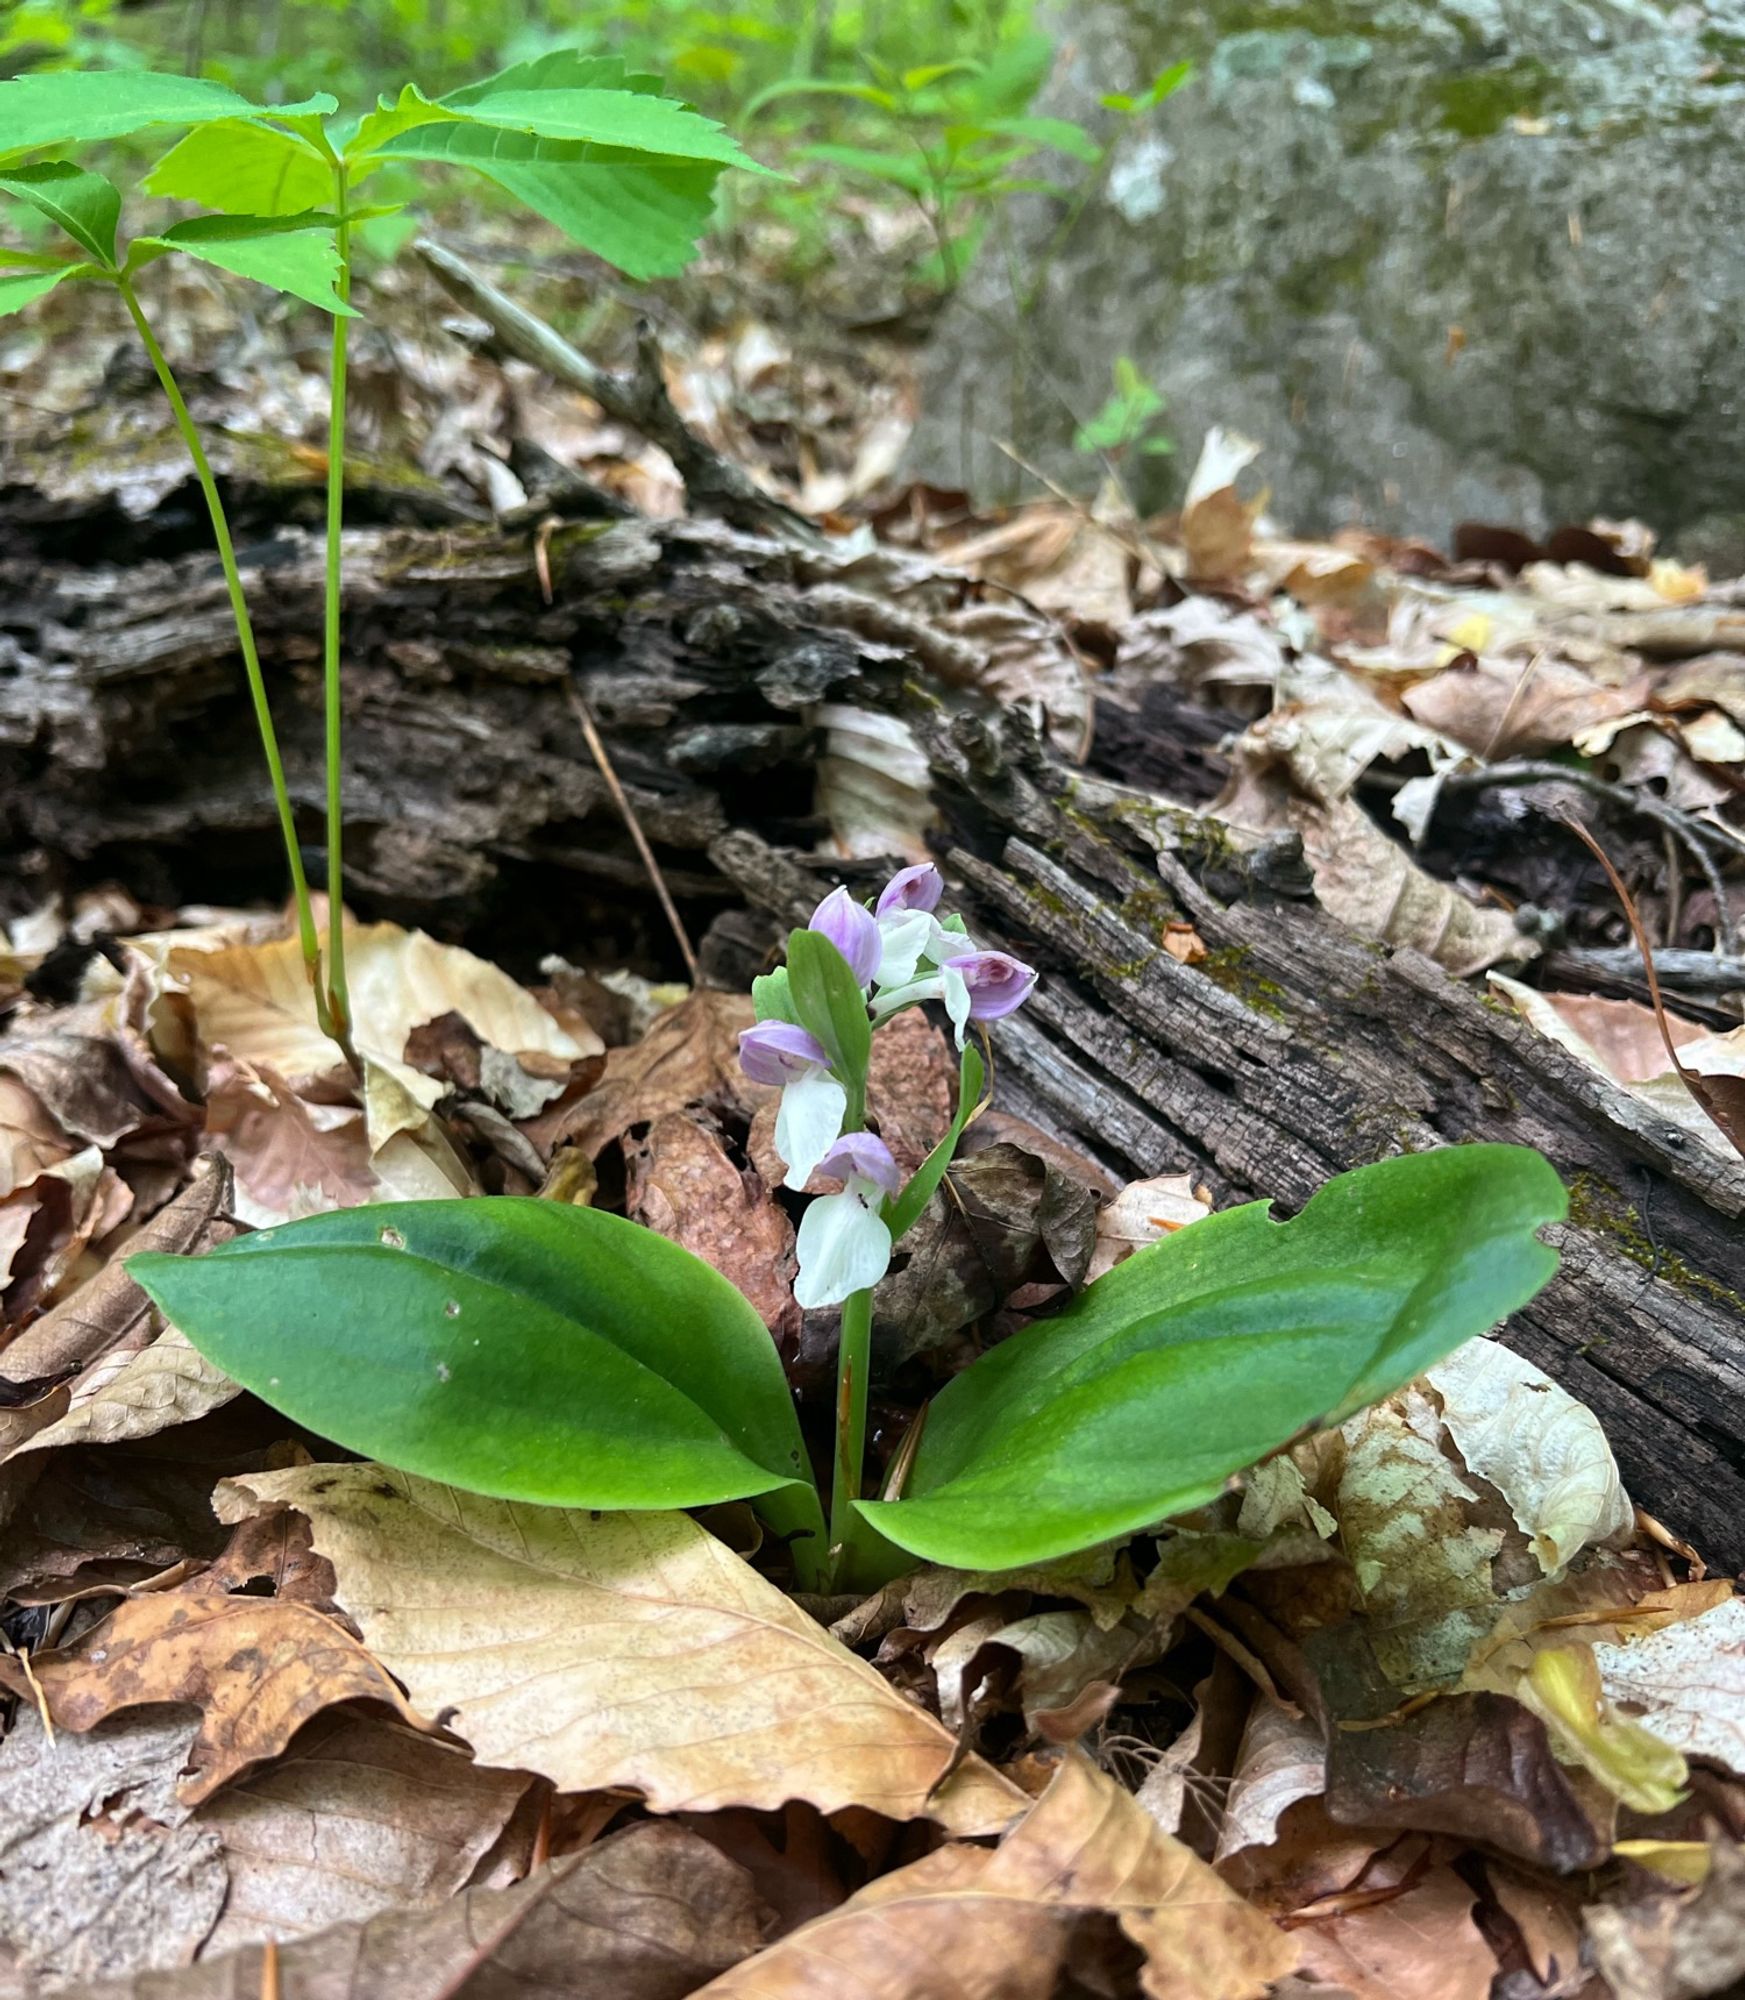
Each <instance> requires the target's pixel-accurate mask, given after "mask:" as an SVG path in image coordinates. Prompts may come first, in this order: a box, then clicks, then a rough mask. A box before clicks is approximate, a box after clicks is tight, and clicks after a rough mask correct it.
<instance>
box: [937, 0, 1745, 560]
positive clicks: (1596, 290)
mask: <svg viewBox="0 0 1745 2000" xmlns="http://www.w3.org/2000/svg"><path fill="white" fill-rule="evenodd" d="M1057 5H1058V6H1059V8H1060V10H1061V11H1060V13H1059V14H1058V15H1057V17H1056V20H1055V22H1054V27H1055V30H1056V32H1057V34H1058V35H1059V37H1060V40H1061V45H1062V54H1061V61H1060V67H1059V71H1058V73H1057V76H1056V78H1055V80H1054V82H1053V84H1052V85H1051V86H1050V92H1049V95H1048V98H1047V99H1046V100H1045V101H1044V103H1043V104H1041V105H1040V106H1039V107H1038V108H1039V109H1040V110H1045V111H1049V112H1052V113H1055V114H1057V115H1066V116H1069V117H1076V118H1079V119H1080V120H1082V121H1083V122H1084V123H1086V124H1088V125H1090V126H1091V127H1092V128H1093V129H1097V128H1098V126H1099V124H1100V123H1101V124H1102V125H1103V127H1104V129H1106V130H1113V129H1114V128H1113V122H1112V121H1109V120H1108V119H1107V114H1105V113H1103V112H1101V111H1100V109H1099V106H1098V99H1099V96H1100V94H1101V93H1102V92H1103V91H1106V90H1111V89H1131V88H1133V87H1134V86H1135V84H1139V85H1141V86H1142V85H1143V83H1144V82H1145V81H1146V80H1148V79H1149V78H1150V76H1151V75H1153V74H1154V73H1155V72H1156V71H1157V70H1158V69H1160V68H1161V67H1163V66H1164V65H1165V64H1167V63H1170V62H1174V61H1177V60H1179V59H1181V58H1182V57H1183V56H1191V57H1193V58H1194V60H1195V63H1196V74H1195V77H1194V79H1193V81H1192V82H1191V83H1190V84H1189V85H1188V86H1187V87H1186V88H1185V89H1183V90H1182V91H1180V92H1178V93H1177V95H1176V96H1175V97H1173V98H1172V99H1170V100H1169V101H1168V102H1167V103H1166V104H1164V105H1163V106H1162V107H1161V108H1160V109H1158V110H1156V111H1154V112H1152V113H1151V114H1150V115H1149V117H1148V118H1147V119H1146V120H1145V121H1144V122H1142V123H1139V124H1135V125H1129V126H1127V127H1126V128H1125V129H1123V130H1121V132H1120V135H1119V137H1118V139H1117V142H1116V144H1115V146H1114V147H1113V149H1112V153H1111V156H1110V160H1109V163H1108V166H1107V169H1106V171H1105V172H1104V174H1103V176H1102V179H1101V184H1100V186H1099V188H1098V190H1097V192H1096V194H1095V195H1094V197H1093V199H1092V200H1091V201H1090V202H1089V203H1088V204H1087V205H1086V206H1085V208H1084V210H1083V213H1082V216H1081V217H1080V219H1079V221H1078V223H1077V225H1076V226H1075V227H1072V228H1071V229H1070V231H1067V230H1065V229H1064V228H1063V217H1064V215H1065V209H1066V205H1065V204H1064V203H1047V202H1043V201H1040V200H1036V199H1034V198H1026V201H1025V203H1024V204H1023V205H1017V206H1014V207H1013V208H1011V209H1009V210H1008V212H1007V214H1006V216H1005V217H1004V218H1003V219H1002V221H1001V222H999V223H997V224H996V227H995V230H994V231H993V232H991V233H990V240H989V247H988V248H987V249H986V250H984V252H983V254H982V257H981V259H980V261H979V262H978V264H977V266H976V268H975V270H974V271H973V272H972V274H971V277H970V280H969V283H968V286H967V288H966V291H965V294H964V296H963V297H962V298H961V300H960V301H959V302H957V303H956V304H955V305H954V306H953V307H952V308H951V309H950V310H949V311H948V312H947V314H946V316H945V320H944V323H943V325H942V327H941V330H940V333H939V336H938V338H937V339H936V342H935V344H934V347H933V349H932V358H931V361H930V364H929V375H930V378H931V379H930V380H929V382H928V384H927V388H928V395H927V402H926V407H927V408H928V410H929V417H928V422H927V426H926V428H925V429H924V431H923V432H922V433H921V435H920V436H919V437H918V439H917V441H916V445H915V449H914V456H913V464H914V469H915V470H916V471H917V472H918V473H921V474H924V475H925V476H928V477H931V478H934V479H937V480H941V481H944V482H955V481H960V480H966V483H971V484H974V485H975V486H976V487H977V488H978V490H982V491H990V490H991V491H994V492H1002V491H1004V492H1012V491H1014V490H1016V486H1017V482H1018V480H1019V475H1018V474H1017V473H1016V472H1015V470H1014V467H1013V465H1012V462H1011V460H1010V458H1009V457H1007V456H1006V455H1005V454H1003V453H1002V452H1000V451H999V450H998V449H997V447H996V446H995V444H994V443H993V440H995V439H1004V440H1007V441H1010V442H1012V443H1014V444H1016V445H1017V446H1018V447H1019V449H1020V450H1021V451H1023V452H1024V453H1025V455H1026V456H1034V457H1035V458H1036V459H1037V460H1039V461H1040V462H1041V463H1042V464H1043V465H1044V466H1045V467H1047V468H1048V469H1049V470H1051V471H1053V472H1055V473H1057V474H1064V475H1066V476H1068V477H1070V478H1071V479H1072V480H1073V482H1074V483H1075V484H1077V485H1078V486H1079V487H1080V488H1081V489H1087V488H1088V487H1089V486H1091V485H1094V483H1095V479H1096V471H1095V467H1094V464H1093V463H1091V462H1088V461H1086V460H1085V459H1083V458H1082V457H1081V458H1078V459H1077V461H1076V464H1075V457H1074V454H1073V452H1072V448H1071V438H1072V432H1073V430H1074V427H1075V423H1076V422H1078V421H1082V420H1083V419H1084V418H1086V417H1088V416H1089V415H1091V414H1092V413H1094V412H1095V411H1096V410H1097V409H1098V408H1099V406H1100V405H1101V404H1102V403H1103V401H1104V399H1105V398H1106V397H1107V395H1108V393H1109V388H1110V377H1111V369H1112V365H1113V362H1114V360H1115V358H1116V357H1117V356H1118V355H1122V354H1125V355H1128V356H1130V357H1131V358H1132V359H1133V361H1134V362H1136V363H1137V364H1138V366H1139V367H1140V369H1141V370H1142V371H1143V372H1144V373H1146V374H1147V375H1148V376H1149V377H1150V378H1151V380H1152V381H1153V382H1154V383H1155V385H1156V386H1157V387H1158V388H1159V389H1160V390H1161V391H1162V392H1163V393H1164V394H1165V395H1166V396H1167V398H1168V399H1169V418H1168V420H1169V423H1170V425H1171V428H1172V430H1173V432H1174V434H1175V436H1176V437H1177V438H1178V440H1179V441H1180V451H1179V454H1178V456H1177V458H1175V459H1174V460H1169V459H1162V460H1159V459H1151V460H1146V461H1144V462H1143V466H1142V468H1141V469H1140V470H1139V471H1137V472H1136V474H1135V476H1136V477H1138V478H1140V479H1141V480H1142V481H1144V482H1150V484H1149V485H1148V486H1146V487H1144V489H1143V497H1144V498H1146V499H1148V500H1149V501H1152V502H1160V501H1166V500H1167V499H1168V498H1169V497H1170V485H1169V482H1170V481H1171V480H1172V479H1175V480H1178V481H1179V479H1180V478H1181V477H1182V476H1183V472H1184V471H1185V469H1186V468H1187V467H1191V465H1192V463H1193V456H1194V452H1195V450H1196V449H1197V446H1198V442H1199V439H1200V437H1201V435H1202V434H1203V433H1204V431H1205V429H1206V427H1207V426H1208V425H1209V424H1212V423H1222V424H1225V425H1227V426H1231V427H1234V428H1235V429H1237V430H1239V431H1242V432H1244V433H1246V434H1247V435H1249V436H1251V437H1253V438H1256V439H1258V440H1261V441H1263V442H1264V445H1265V447H1266V449H1265V454H1264V457H1263V459H1262V468H1263V470H1264V473H1265V475H1266V477H1267V479H1268V481H1269V483H1270V484H1271V486H1272V488H1273V491H1274V495H1275V512H1276V513H1277V514H1278V515H1279V516H1280V517H1281V518H1282V519H1283V520H1285V521H1287V522H1290V523H1292V524H1293V525H1295V526H1297V527H1300V528H1303V529H1316V530H1324V529H1327V528H1330V527H1335V526H1338V525H1340V524H1341V523H1343V522H1346V521H1352V520H1363V521H1365V522H1368V523H1370V524H1373V525H1378V526H1383V527H1387V528H1392V529H1396V530H1408V531H1413V532H1418V533H1424V534H1428V535H1431V536H1434V537H1439V538H1440V537H1444V536H1445V535H1446V533H1447V531H1448V529H1449V528H1450V526H1451V525H1452V524H1453V523H1454V522H1455V521H1457V520H1460V519H1465V518H1480V519H1490V520H1506V521H1513V522H1516V523H1518V524H1520V525H1523V526H1526V527H1529V528H1533V529H1540V528H1543V527H1546V526H1549V525H1552V524H1554V523H1555V522H1557V521H1560V520H1566V519H1582V518H1586V517H1588V516H1590V515H1593V514H1596V513H1598V514H1626V513H1628V514H1636V515H1639V516H1641V517H1643V518H1645V519H1647V520H1649V521H1651V522H1653V523H1654V524H1655V525H1657V526H1658V527H1660V528H1661V529H1662V531H1663V532H1667V533H1670V534H1672V535H1673V536H1674V537H1675V538H1676V539H1677V540H1678V541H1679V543H1680V546H1682V547H1683V548H1684V549H1686V550H1687V551H1688V552H1690V553H1693V554H1696V553H1710V554H1712V555H1714V556H1716V557H1718V558H1721V559H1725V557H1726V555H1727V554H1728V553H1729V551H1732V550H1735V549H1736V550H1737V551H1738V552H1739V554H1740V555H1742V556H1745V449H1742V442H1745V440H1742V436H1741V432H1742V421H1741V418H1742V413H1745V333H1742V329H1745V5H1741V4H1740V0H1710V4H1708V5H1683V6H1678V7H1673V6H1670V5H1669V6H1661V5H1657V4H1653V0H1187V4H1176V0H1105V4H1103V5H1101V6H1091V7H1086V6H1084V5H1082V4H1080V3H1079V0H1057ZM1001 228H1004V229H1007V230H1009V232H1010V245H1011V248H1012V251H1013V256H1012V258H1011V259H1010V260H1008V259H1005V258H1003V257H1002V256H1001V254H1000V246H999V243H998V240H997V239H998V233H999V230H1000V229H1001ZM1009 268H1015V269H1016V271H1017V273H1018V280H1017V284H1016V287H1014V285H1013V284H1012V283H1011V282H1009V281H1008V279H1007V276H1006V271H1007V269H1009ZM1014 291H1016V293H1017V294H1018V296H1017V297H1016V299H1015V298H1014ZM1026 292H1028V294H1029V295H1028V296H1026V295H1025V294H1026ZM966 476H967V478H966Z"/></svg>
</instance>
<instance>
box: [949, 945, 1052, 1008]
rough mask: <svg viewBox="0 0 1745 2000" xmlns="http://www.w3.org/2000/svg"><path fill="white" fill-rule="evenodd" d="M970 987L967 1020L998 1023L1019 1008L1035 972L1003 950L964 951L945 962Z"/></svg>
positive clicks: (1027, 993) (1028, 992) (1028, 991)
mask: <svg viewBox="0 0 1745 2000" xmlns="http://www.w3.org/2000/svg"><path fill="white" fill-rule="evenodd" d="M945 965H946V967H947V969H948V970H950V971H952V972H955V973H956V974H957V975H958V976H959V978H961V979H962V981H963V983H964V985H965V986H967V987H968V988H969V1018H970V1019H971V1020H972V1021H998V1020H999V1019H1000V1018H1001V1017H1002V1016H1003V1015H1006V1014H1010V1013H1012V1012H1013V1011H1014V1010H1015V1009H1017V1008H1019V1007H1022V1006H1023V1004H1024V1002H1025V1001H1026V1000H1028V999H1029V998H1030V992H1031V989H1032V988H1033V987H1034V986H1035V984H1036V973H1035V971H1034V970H1033V969H1032V968H1031V967H1030V966H1028V965H1026V964H1025V963H1024V962H1023V960H1022V959H1017V958H1013V957H1012V956H1011V954H1010V953H1009V952H1004V951H966V952H960V953H959V954H958V956H957V957H955V958H948V959H947V960H946V961H945Z"/></svg>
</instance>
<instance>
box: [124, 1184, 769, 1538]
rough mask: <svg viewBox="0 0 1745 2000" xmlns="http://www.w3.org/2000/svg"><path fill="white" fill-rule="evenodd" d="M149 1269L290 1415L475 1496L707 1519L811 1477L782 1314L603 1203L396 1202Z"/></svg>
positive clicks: (137, 1261)
mask: <svg viewBox="0 0 1745 2000" xmlns="http://www.w3.org/2000/svg"><path fill="white" fill-rule="evenodd" d="M128 1271H129V1273H130V1275H131V1276H132V1277H133V1278H134V1279H136V1280H137V1282H138V1283H139V1284H140V1285H142V1286H143V1287H144V1289H145V1290H146V1291H147V1292H148V1293H149V1294H150V1296H151V1298H152V1299H153V1300H154V1301H155V1302H156V1304H157V1305H159V1306H160V1307H161V1308H162V1309H163V1311H164V1313H165V1314H166V1315H167V1316H168V1318H169V1319H170V1320H171V1321H172V1322H173V1323H174V1324H175V1325H176V1326H177V1327H179V1328H180V1329H181V1331H182V1332H183V1333H184V1334H186V1335H187V1337H188V1338H189V1339H190V1340H191V1341H192V1342H193V1343H194V1345H195V1346H196V1347H197V1348H199V1350H200V1351H201V1353H202V1354H204V1355H205V1356H206V1357H207V1358H208V1359H209V1360H211V1361H213V1362H215V1363H216V1364H217V1365H218V1366H219V1367H220V1368H222V1369H223V1370H224V1371H225V1373H226V1374H228V1375H231V1376H233V1377H234V1378H235V1379H236V1380H237V1381H239V1382H241V1383H242V1384H243V1385H244V1387H245V1388H249V1389H252V1390H253V1391H254V1392H255V1394H256V1395H258V1396H260V1397H262V1398H264V1399H265V1400H266V1401H267V1402H269V1403H271V1404H272V1405H273V1407H274V1408H275V1409H279V1410H282V1411H284V1413H285V1414H286V1415H287V1416H289V1417H292V1418H294V1419H295V1420H296V1421H297V1422H298V1423H302V1424H306V1425H308V1426H309V1428H310V1429H312V1430H315V1431H318V1432H320V1434H321V1435H322V1436H323V1437H328V1438H332V1439H333V1440H334V1442H335V1443H337V1444H341V1445H344V1446H345V1447H346V1448H347V1449H348V1450H351V1451H356V1452H360V1453H363V1454H365V1455H366V1456H369V1457H372V1458H378V1459H382V1460H384V1461H385V1462H386V1463H388V1464H390V1465H395V1466H399V1467H401V1468H402V1469H403V1470H405V1471H407V1472H415V1473H419V1474H421V1475H422V1476H423V1477H425V1478H428V1479H440V1480H444V1481H447V1482H448V1483H450V1484H452V1485H456V1486H462V1487H465V1488H467V1489H468V1490H469V1491H470V1492H474V1493H488V1494H492V1495H494V1496H495V1497H497V1498H499V1499H504V1500H529V1501H537V1502H540V1503H542V1504H545V1505H552V1506H565V1507H601V1508H617V1507H634V1508H644V1507H693V1506H703V1505H706V1504H709V1503H711V1502H714V1501H719V1500H734V1499H745V1498H750V1497H752V1496H755V1495H758V1494H765V1493H770V1492H773V1491H775V1490H776V1489H779V1488H787V1487H790V1486H794V1485H796V1484H797V1485H799V1486H801V1487H804V1486H805V1485H806V1482H807V1479H808V1474H807V1467H806V1458H805V1452H804V1448H803V1446H802V1444H801V1440H800V1430H799V1425H798V1423H797V1421H796V1420H795V1417H794V1408H793V1401H792V1398H791V1396H790V1395H789V1392H788V1385H787V1381H786V1378H785V1376H784V1375H783V1373H782V1365H781V1362H780V1360H779V1359H778V1358H777V1355H776V1350H775V1345H774V1343H773V1342H772V1341H771V1339H770V1337H769V1334H768V1332H767V1330H766V1329H765V1327H764V1324H763V1322H762V1320H760V1319H759V1318H758V1316H757V1314H756V1313H755V1312H754V1311H753V1310H752V1308H751V1306H750V1305H749V1304H747V1302H746V1300H745V1299H744V1298H743V1297H742V1296H741V1295H740V1293H739V1292H737V1291H736V1290H735V1289H734V1288H733V1286H732V1285H730V1284H729V1283H728V1282H727V1280H726V1279H725V1278H723V1277H722V1276H721V1275H720V1274H719V1273H718V1272H716V1271H714V1270H712V1269H711V1268H710V1266H709V1265H707V1264H705V1263H704V1262H703V1261H702V1260H701V1259H700V1258H698V1257H694V1256H692V1255H691V1253H690V1252H689V1251H688V1250H682V1249H680V1247H679V1246H678V1245H677V1244H676V1243H669V1242H668V1241H667V1240H666V1238H665V1237H663V1236H657V1235H656V1234H655V1233H654V1232H653V1231H652V1230H649V1229H643V1228H640V1227H639V1226H638V1225H637V1224H635V1223H633V1222H626V1221H623V1220H622V1219H621V1218H619V1217H617V1216H612V1215H604V1214H601V1213H600V1212H599V1211H598V1210H596V1209H586V1208H574V1207H571V1206H569V1205H568V1204H566V1203H562V1202H552V1201H536V1200H523V1199H514V1198H496V1199H491V1198H484V1199H480V1200H475V1201H429V1202H394V1203H387V1204H384V1205H382V1206H379V1207H374V1208H352V1209H342V1210H340V1211H338V1212H337V1213H334V1214H329V1215H320V1216H315V1217H312V1218H311V1219H310V1220H308V1221H305V1222H293V1223H287V1224H285V1225H284V1226H283V1227H281V1228H277V1229H267V1230H262V1231H260V1232H259V1233H257V1234H255V1235H252V1236H241V1237H238V1238H237V1239H236V1240H235V1241H234V1242H232V1243H228V1244H226V1245H225V1246H224V1247H223V1248H222V1249H220V1250H214V1251H212V1252H210V1253H209V1254H208V1255H206V1256H203V1257H166V1256H158V1255H147V1256H140V1257H135V1258H133V1259H132V1260H131V1261H130V1262H129V1264H128Z"/></svg>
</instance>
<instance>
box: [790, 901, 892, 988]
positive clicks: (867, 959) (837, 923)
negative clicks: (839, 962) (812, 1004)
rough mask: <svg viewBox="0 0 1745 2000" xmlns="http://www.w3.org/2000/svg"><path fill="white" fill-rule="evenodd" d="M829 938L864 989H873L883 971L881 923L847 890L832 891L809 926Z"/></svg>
mask: <svg viewBox="0 0 1745 2000" xmlns="http://www.w3.org/2000/svg"><path fill="white" fill-rule="evenodd" d="M807 928H808V929H809V930H814V931H817V932H818V934H819V935H820V936H821V937H827V938H828V939H829V940H830V942H831V943H832V944H833V945H835V947H836V949H837V950H838V951H839V952H841V954H842V955H843V957H844V958H845V959H847V961H848V969H849V971H850V972H852V973H853V974H854V977H855V981H856V983H857V984H858V985H861V986H870V985H871V984H872V979H873V975H874V973H876V972H877V971H878V969H879V957H880V954H881V953H882V951H883V949H884V944H883V940H882V939H881V938H880V936H879V926H878V919H877V918H876V917H875V916H874V915H873V913H872V912H871V910H869V909H868V908H867V907H866V906H865V904H863V903H857V902H856V901H855V900H854V898H853V897H852V896H851V895H850V894H849V893H848V891H847V890H846V889H832V890H831V892H830V893H829V895H828V896H826V897H825V898H824V900H823V902H821V903H820V904H819V905H818V907H817V909H815V910H814V911H813V912H812V921H811V923H810V924H809V925H808V926H807Z"/></svg>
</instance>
